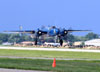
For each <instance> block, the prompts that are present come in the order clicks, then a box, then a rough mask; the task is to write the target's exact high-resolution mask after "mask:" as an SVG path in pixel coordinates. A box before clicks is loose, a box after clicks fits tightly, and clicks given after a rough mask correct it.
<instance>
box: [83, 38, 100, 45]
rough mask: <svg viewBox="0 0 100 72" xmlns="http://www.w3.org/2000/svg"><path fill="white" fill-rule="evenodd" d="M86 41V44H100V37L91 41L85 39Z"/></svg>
mask: <svg viewBox="0 0 100 72" xmlns="http://www.w3.org/2000/svg"><path fill="white" fill-rule="evenodd" d="M84 43H85V45H89V46H100V39H92V40H89V41H85V42H84Z"/></svg>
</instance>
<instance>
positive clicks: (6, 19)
mask: <svg viewBox="0 0 100 72" xmlns="http://www.w3.org/2000/svg"><path fill="white" fill-rule="evenodd" d="M20 25H22V26H23V29H24V30H36V29H37V28H40V27H41V26H57V27H61V28H66V29H69V28H72V29H82V30H85V29H86V30H92V32H94V33H97V34H100V33H99V32H100V31H99V28H100V0H0V32H2V31H5V30H19V26H20ZM87 33H88V32H87ZM87 33H86V32H77V33H76V32H75V33H73V34H75V35H85V34H87Z"/></svg>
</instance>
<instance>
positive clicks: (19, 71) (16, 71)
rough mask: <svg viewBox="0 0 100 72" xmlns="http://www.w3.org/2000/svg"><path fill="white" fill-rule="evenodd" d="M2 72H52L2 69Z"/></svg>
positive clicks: (0, 70)
mask: <svg viewBox="0 0 100 72" xmlns="http://www.w3.org/2000/svg"><path fill="white" fill-rule="evenodd" d="M0 72H50V71H35V70H19V69H5V68H0Z"/></svg>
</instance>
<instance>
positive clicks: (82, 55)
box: [0, 49, 100, 59]
mask: <svg viewBox="0 0 100 72" xmlns="http://www.w3.org/2000/svg"><path fill="white" fill-rule="evenodd" d="M0 56H16V57H47V58H54V57H56V58H68V59H100V53H90V52H67V51H66V52H61V51H34V50H3V49H0Z"/></svg>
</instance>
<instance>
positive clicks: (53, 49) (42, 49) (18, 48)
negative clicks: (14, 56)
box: [0, 47, 100, 53]
mask: <svg viewBox="0 0 100 72" xmlns="http://www.w3.org/2000/svg"><path fill="white" fill-rule="evenodd" d="M0 49H13V50H41V51H72V52H98V53H100V50H85V49H65V48H32V47H0Z"/></svg>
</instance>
